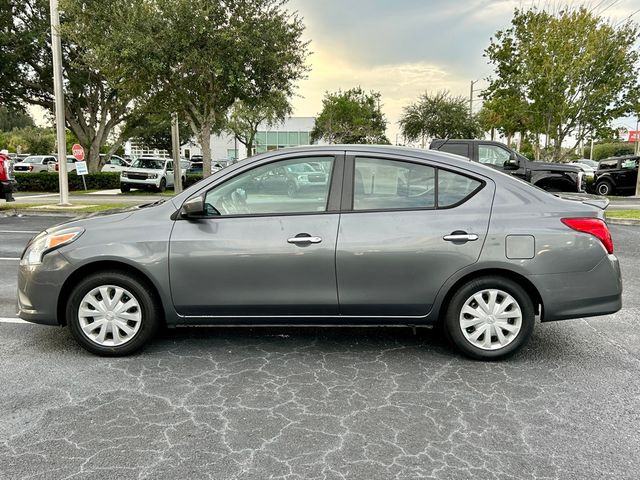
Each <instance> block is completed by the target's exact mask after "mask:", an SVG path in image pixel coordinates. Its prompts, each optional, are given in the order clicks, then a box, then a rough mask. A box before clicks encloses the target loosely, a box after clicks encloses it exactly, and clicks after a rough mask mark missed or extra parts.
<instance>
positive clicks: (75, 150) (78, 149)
mask: <svg viewBox="0 0 640 480" xmlns="http://www.w3.org/2000/svg"><path fill="white" fill-rule="evenodd" d="M71 153H72V154H73V158H75V159H76V160H78V161H81V160H84V148H82V145H80V144H79V143H74V144H73V147H71Z"/></svg>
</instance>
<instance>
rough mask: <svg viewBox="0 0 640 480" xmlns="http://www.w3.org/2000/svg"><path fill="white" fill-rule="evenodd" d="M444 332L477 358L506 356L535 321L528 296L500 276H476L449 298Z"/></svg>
mask: <svg viewBox="0 0 640 480" xmlns="http://www.w3.org/2000/svg"><path fill="white" fill-rule="evenodd" d="M444 322H445V332H446V334H447V337H448V338H449V339H450V340H451V341H452V342H453V344H454V345H455V346H456V347H457V348H458V349H459V350H460V351H461V352H462V353H464V354H465V355H467V356H468V357H471V358H475V359H478V360H494V359H499V358H504V357H507V356H509V355H511V354H513V353H515V352H516V351H517V350H519V349H520V348H521V347H522V346H523V345H525V344H526V342H527V341H528V340H529V337H530V336H531V333H532V332H533V326H534V323H535V311H534V306H533V302H532V300H531V298H530V297H529V295H528V294H527V292H526V291H525V290H524V289H523V288H522V287H521V286H520V285H518V284H517V283H515V282H514V281H512V280H509V279H507V278H502V277H481V278H476V279H474V280H471V281H469V282H467V283H466V284H464V285H462V286H461V287H460V288H459V289H458V290H457V292H456V293H455V294H454V295H453V297H452V298H451V302H450V303H449V307H448V309H447V313H446V316H445V319H444Z"/></svg>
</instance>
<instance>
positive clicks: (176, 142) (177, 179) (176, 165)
mask: <svg viewBox="0 0 640 480" xmlns="http://www.w3.org/2000/svg"><path fill="white" fill-rule="evenodd" d="M171 150H172V154H173V155H172V156H173V191H174V193H175V194H176V195H177V194H179V193H180V192H182V165H180V131H179V130H178V114H177V113H176V112H173V113H172V114H171Z"/></svg>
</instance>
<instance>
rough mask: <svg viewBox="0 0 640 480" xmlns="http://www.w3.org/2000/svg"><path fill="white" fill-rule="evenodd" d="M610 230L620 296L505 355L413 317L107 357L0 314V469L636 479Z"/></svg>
mask: <svg viewBox="0 0 640 480" xmlns="http://www.w3.org/2000/svg"><path fill="white" fill-rule="evenodd" d="M5 220H6V219H0V223H1V224H2V226H4V225H6V223H5ZM40 220H42V219H40ZM55 221H56V219H52V220H51V223H55ZM612 233H613V237H614V241H615V242H616V251H617V252H616V253H617V254H618V256H619V257H620V260H621V265H622V269H623V275H624V277H625V278H624V281H625V294H624V305H625V307H624V309H623V310H622V311H621V312H619V313H617V314H615V315H612V316H607V317H598V318H593V319H587V320H569V321H564V322H557V323H548V324H542V325H540V324H538V325H536V330H535V331H534V335H533V337H532V339H531V342H530V343H529V345H528V346H527V347H526V348H525V349H524V350H523V351H521V352H520V353H519V354H517V355H516V356H515V357H513V358H511V359H510V360H507V361H503V362H493V363H482V362H476V361H471V360H467V359H465V358H463V357H461V356H459V355H458V354H457V353H455V352H454V351H453V350H452V349H451V348H450V347H449V346H448V345H447V344H446V342H445V341H444V340H443V339H442V338H441V336H440V335H439V334H438V333H437V332H435V331H431V330H422V329H418V331H417V335H413V334H412V332H411V330H410V329H407V328H393V329H382V328H348V329H337V328H327V329H322V328H278V329H274V328H252V329H241V328H231V329H229V328H227V329H225V328H189V329H186V328H185V329H176V330H173V331H167V332H165V333H164V334H163V335H162V336H160V337H159V338H158V339H156V340H155V341H154V342H152V344H151V345H150V346H149V347H148V348H147V349H145V350H144V351H143V352H142V353H140V354H138V355H135V356H132V357H128V358H118V359H105V358H99V357H95V356H92V355H90V354H88V353H86V352H84V350H82V349H80V348H79V347H78V346H77V345H76V344H75V342H74V341H73V339H72V338H71V336H70V334H69V332H68V331H67V330H66V329H63V328H54V327H43V326H37V325H24V324H7V323H0V387H1V388H0V478H2V479H18V478H34V479H63V478H73V479H93V478H95V479H98V478H99V479H112V478H113V479H129V478H131V479H138V478H139V479H147V478H148V479H165V478H166V479H175V478H187V479H200V478H211V479H227V478H233V479H266V478H277V479H292V480H293V479H366V480H373V479H394V478H397V479H412V478H438V479H440V478H444V479H449V478H450V479H467V478H468V479H472V478H473V479H552V478H561V479H573V478H575V479H583V478H590V479H599V478H616V479H620V478H624V479H635V478H637V477H638V472H640V455H638V453H640V433H639V430H640V429H639V427H640V375H639V372H640V335H639V334H638V330H637V327H636V324H637V321H638V318H639V317H640V295H638V293H639V291H640V279H637V278H636V274H637V272H638V271H640V246H639V245H638V241H637V240H638V238H640V237H639V234H640V228H638V227H623V226H614V227H612ZM27 238H28V237H27ZM0 240H2V239H1V238H0ZM16 243H19V242H16ZM18 253H19V252H18ZM15 269H16V264H15V262H14V263H11V262H2V263H0V287H1V288H2V289H3V290H5V289H7V288H9V289H10V288H13V289H14V291H15ZM9 297H11V298H12V299H13V300H12V301H15V293H13V294H7V292H6V291H5V292H3V296H0V316H13V313H14V312H13V310H12V309H13V306H12V305H10V304H9V303H7V302H9V300H6V301H5V298H9Z"/></svg>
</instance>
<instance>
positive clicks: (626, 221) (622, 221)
mask: <svg viewBox="0 0 640 480" xmlns="http://www.w3.org/2000/svg"><path fill="white" fill-rule="evenodd" d="M607 223H608V224H610V225H640V219H637V218H617V217H607Z"/></svg>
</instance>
